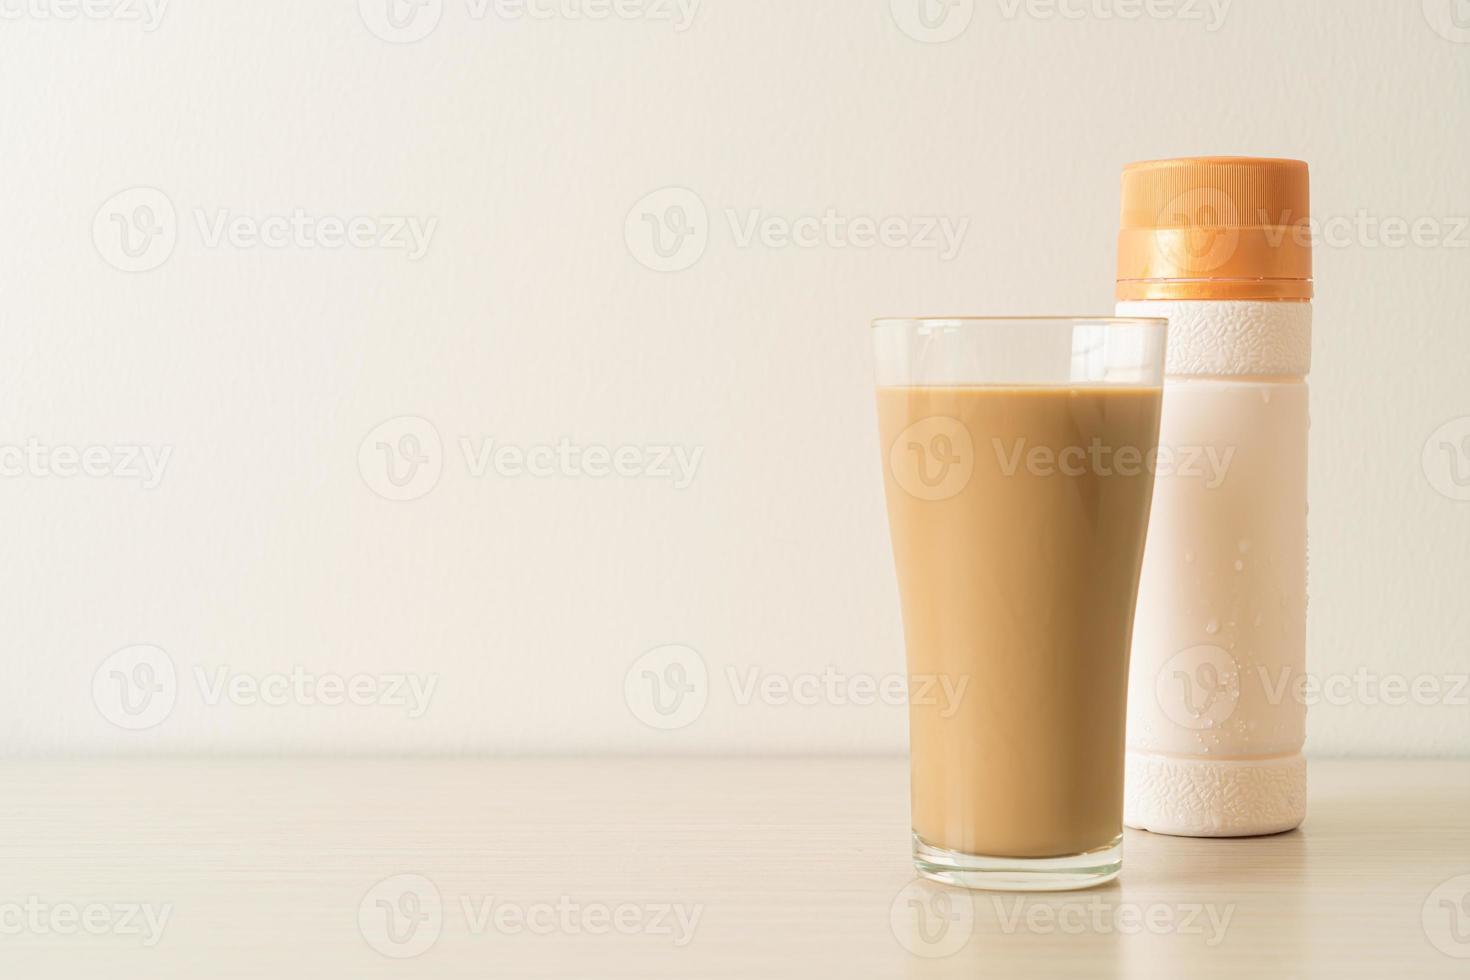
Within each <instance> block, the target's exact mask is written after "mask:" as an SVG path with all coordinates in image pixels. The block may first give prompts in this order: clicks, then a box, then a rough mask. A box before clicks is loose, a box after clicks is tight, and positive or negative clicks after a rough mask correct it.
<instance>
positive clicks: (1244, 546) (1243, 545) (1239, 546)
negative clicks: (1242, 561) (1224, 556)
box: [1235, 538, 1251, 555]
mask: <svg viewBox="0 0 1470 980" xmlns="http://www.w3.org/2000/svg"><path fill="white" fill-rule="evenodd" d="M1235 548H1236V550H1237V551H1239V552H1240V553H1241V554H1242V555H1243V554H1245V553H1246V552H1248V551H1250V550H1251V543H1250V542H1249V541H1247V540H1246V539H1245V538H1241V539H1240V540H1239V541H1237V542H1235Z"/></svg>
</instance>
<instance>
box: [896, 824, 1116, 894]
mask: <svg viewBox="0 0 1470 980" xmlns="http://www.w3.org/2000/svg"><path fill="white" fill-rule="evenodd" d="M914 867H916V868H918V869H919V874H921V875H923V876H924V877H925V878H932V879H933V880H935V881H942V882H944V883H945V884H946V885H959V886H960V887H961V888H980V889H985V890H986V891H1000V892H1066V891H1075V890H1077V889H1079V888H1092V887H1093V886H1094V885H1101V884H1104V883H1105V882H1109V881H1112V880H1113V879H1114V878H1116V877H1118V872H1120V871H1122V870H1123V837H1122V835H1119V836H1118V837H1117V838H1116V839H1115V840H1114V841H1113V842H1112V843H1110V844H1108V845H1106V846H1105V847H1099V848H1097V849H1096V850H1092V851H1087V852H1085V853H1083V854H1070V855H1067V856H1065V857H1049V858H1003V857H986V856H985V855H983V854H962V853H960V852H959V851H948V850H945V849H944V848H942V847H935V846H934V845H933V844H929V843H926V842H925V841H924V840H923V839H921V838H920V837H919V835H918V834H915V835H914Z"/></svg>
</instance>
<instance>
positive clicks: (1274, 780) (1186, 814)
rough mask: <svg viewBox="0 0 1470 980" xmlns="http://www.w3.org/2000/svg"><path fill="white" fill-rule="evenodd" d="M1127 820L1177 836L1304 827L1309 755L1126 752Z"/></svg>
mask: <svg viewBox="0 0 1470 980" xmlns="http://www.w3.org/2000/svg"><path fill="white" fill-rule="evenodd" d="M1126 779H1127V787H1128V788H1127V792H1126V794H1125V799H1126V804H1125V808H1124V811H1123V822H1124V823H1125V824H1126V825H1128V826H1129V827H1132V828H1133V829H1134V830H1149V831H1152V832H1154V833H1156V834H1172V835H1174V836H1176V837H1255V836H1259V835H1262V834H1279V833H1282V832H1283V831H1287V830H1292V829H1294V828H1296V827H1298V826H1300V825H1301V822H1302V820H1303V819H1304V818H1305V817H1306V813H1307V760H1306V759H1305V758H1303V757H1302V756H1301V755H1300V754H1297V755H1292V756H1287V757H1285V758H1279V759H1247V760H1221V759H1200V758H1178V757H1175V756H1166V755H1154V754H1151V753H1147V752H1134V751H1131V750H1130V751H1129V753H1128V762H1127V776H1126Z"/></svg>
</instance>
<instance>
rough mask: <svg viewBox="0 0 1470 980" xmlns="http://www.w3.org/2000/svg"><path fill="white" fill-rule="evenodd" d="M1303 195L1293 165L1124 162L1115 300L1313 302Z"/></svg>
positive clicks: (1301, 168) (1301, 167)
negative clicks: (1127, 163) (1116, 297)
mask: <svg viewBox="0 0 1470 980" xmlns="http://www.w3.org/2000/svg"><path fill="white" fill-rule="evenodd" d="M1309 188H1310V181H1309V178H1308V174H1307V165H1306V164H1305V163H1303V162H1302V161H1300V160H1269V159H1263V158H1256V157H1193V158H1182V159H1175V160H1150V161H1147V162H1144V163H1132V164H1129V165H1128V166H1127V167H1125V168H1124V169H1123V221H1122V230H1121V231H1120V232H1119V234H1118V299H1120V300H1174V299H1234V300H1309V299H1311V298H1312V232H1311V193H1310V189H1309Z"/></svg>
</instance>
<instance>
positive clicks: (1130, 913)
mask: <svg viewBox="0 0 1470 980" xmlns="http://www.w3.org/2000/svg"><path fill="white" fill-rule="evenodd" d="M4 769H5V772H4V780H5V786H6V792H5V797H4V800H5V801H4V803H3V806H0V849H3V861H0V976H4V977H15V978H26V980H33V978H42V977H108V978H127V977H140V978H141V977H148V978H162V977H176V976H177V977H185V976H187V977H271V978H283V977H298V976H299V977H313V978H322V977H352V978H373V977H408V976H423V977H430V976H432V977H477V978H485V977H516V978H520V977H562V976H566V977H637V978H651V977H678V978H681V980H689V978H697V977H731V978H737V977H738V978H747V977H837V978H847V977H869V976H871V977H893V976H901V977H940V976H955V977H967V978H979V977H1003V978H1010V977H1052V976H1056V977H1076V976H1101V977H1107V976H1123V977H1135V976H1136V977H1166V978H1170V980H1178V978H1185V977H1190V978H1195V977H1206V978H1208V977H1232V978H1233V977H1280V978H1287V977H1291V978H1307V977H1323V978H1333V980H1343V978H1354V977H1372V978H1375V980H1376V978H1383V977H1394V978H1430V977H1467V976H1470V763H1464V762H1331V761H1318V762H1315V763H1314V764H1313V769H1312V800H1311V809H1310V812H1309V816H1308V822H1307V824H1306V826H1305V827H1304V828H1303V829H1302V830H1300V831H1297V832H1294V833H1290V834H1285V835H1281V836H1278V837H1270V838H1260V839H1255V840H1186V839H1179V838H1170V837H1158V836H1154V835H1150V834H1144V833H1132V832H1130V833H1129V835H1128V838H1127V842H1126V848H1127V851H1126V857H1125V866H1124V871H1123V877H1122V879H1121V880H1120V881H1118V882H1116V883H1114V884H1112V885H1108V886H1104V887H1102V888H1099V889H1095V890H1093V891H1088V892H1075V893H1069V894H1056V895H1034V894H1029V895H1001V894H989V893H983V892H958V891H950V890H948V889H943V888H939V887H930V886H928V885H926V884H921V883H917V882H915V880H914V876H913V873H912V870H911V867H910V864H909V858H908V841H907V832H906V827H907V800H906V776H905V764H904V763H903V761H902V760H896V759H867V760H865V759H843V760H817V759H782V760H755V759H713V760H696V759H684V760H504V761H475V762H464V761H395V762H386V763H385V762H370V761H357V762H204V761H185V760H179V761H169V762H163V763H136V762H71V763H60V764H58V763H25V764H20V763H13V764H7V765H6V766H5V767H4Z"/></svg>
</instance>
